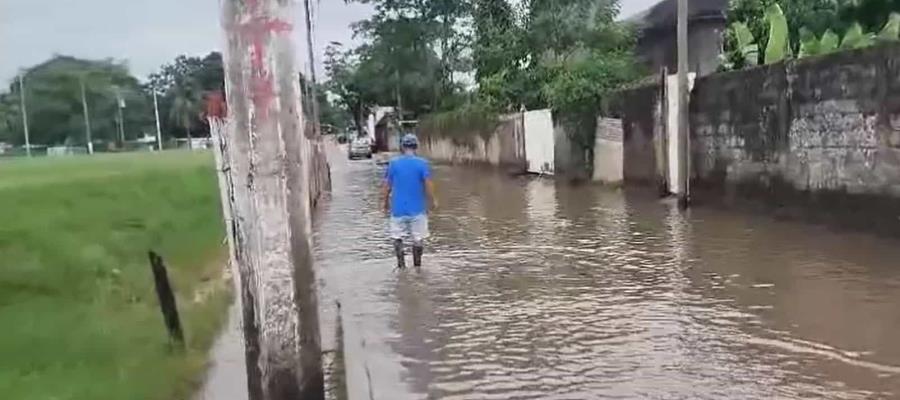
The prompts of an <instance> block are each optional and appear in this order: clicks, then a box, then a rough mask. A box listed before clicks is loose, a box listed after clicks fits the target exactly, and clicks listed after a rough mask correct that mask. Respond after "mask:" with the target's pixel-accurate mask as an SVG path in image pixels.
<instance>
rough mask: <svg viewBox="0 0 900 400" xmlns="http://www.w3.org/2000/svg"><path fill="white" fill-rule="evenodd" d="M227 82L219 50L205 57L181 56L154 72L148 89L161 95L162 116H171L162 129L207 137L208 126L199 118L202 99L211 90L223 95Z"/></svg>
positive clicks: (187, 135) (189, 135)
mask: <svg viewBox="0 0 900 400" xmlns="http://www.w3.org/2000/svg"><path fill="white" fill-rule="evenodd" d="M224 82H225V71H224V68H223V66H222V54H221V53H219V52H211V53H209V54H207V55H206V56H204V57H202V58H201V57H187V56H184V55H181V56H178V57H176V58H175V60H173V61H172V62H171V63H168V64H164V65H163V66H161V67H160V70H159V72H156V73H153V74H151V75H150V78H149V83H148V84H147V89H148V90H156V91H157V93H159V94H160V96H159V108H160V115H168V116H169V118H168V119H164V120H162V121H160V122H161V125H162V130H163V132H164V133H169V132H184V133H185V136H186V137H188V138H190V137H191V136H198V135H199V136H208V134H209V127H208V126H207V125H206V121H204V120H202V119H201V118H200V115H201V114H202V107H203V101H202V99H203V98H204V96H206V95H207V94H209V93H210V92H216V91H218V92H222V93H223V95H224ZM195 134H196V135H195Z"/></svg>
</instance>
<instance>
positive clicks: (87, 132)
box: [78, 77, 94, 154]
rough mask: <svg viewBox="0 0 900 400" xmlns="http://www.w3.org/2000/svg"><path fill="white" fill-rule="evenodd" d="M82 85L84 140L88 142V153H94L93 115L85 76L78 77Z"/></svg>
mask: <svg viewBox="0 0 900 400" xmlns="http://www.w3.org/2000/svg"><path fill="white" fill-rule="evenodd" d="M78 83H79V84H80V85H81V110H82V111H83V112H84V141H85V143H87V151H88V154H94V143H93V142H92V139H91V116H90V113H89V112H88V103H87V95H86V94H85V90H84V77H81V78H78Z"/></svg>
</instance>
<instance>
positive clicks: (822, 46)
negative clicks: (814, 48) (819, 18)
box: [819, 29, 840, 54]
mask: <svg viewBox="0 0 900 400" xmlns="http://www.w3.org/2000/svg"><path fill="white" fill-rule="evenodd" d="M839 45H840V38H838V35H837V34H836V33H834V32H832V31H831V29H829V30H827V31H825V33H824V34H823V35H822V39H821V40H820V41H819V52H820V54H828V53H831V52H833V51H835V50H837V49H838V46H839Z"/></svg>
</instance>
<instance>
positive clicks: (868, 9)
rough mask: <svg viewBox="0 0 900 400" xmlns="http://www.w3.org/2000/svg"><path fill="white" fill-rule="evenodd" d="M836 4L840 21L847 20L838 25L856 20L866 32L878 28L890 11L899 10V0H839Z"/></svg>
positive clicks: (885, 20)
mask: <svg viewBox="0 0 900 400" xmlns="http://www.w3.org/2000/svg"><path fill="white" fill-rule="evenodd" d="M838 4H839V7H838V8H839V10H840V11H839V15H840V19H841V21H847V23H845V24H842V25H841V26H840V27H841V28H843V29H846V28H847V27H849V25H850V23H854V22H857V23H859V24H860V25H862V27H863V31H866V32H875V31H878V30H880V29H881V28H882V27H883V26H884V25H885V22H887V21H888V20H889V18H890V17H889V16H890V15H891V14H892V13H895V12H900V0H840V1H838ZM843 29H841V31H843Z"/></svg>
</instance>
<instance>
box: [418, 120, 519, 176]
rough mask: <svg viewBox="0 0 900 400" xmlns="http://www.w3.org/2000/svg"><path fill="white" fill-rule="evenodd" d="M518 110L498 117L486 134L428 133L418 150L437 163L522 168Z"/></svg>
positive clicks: (514, 169) (512, 169)
mask: <svg viewBox="0 0 900 400" xmlns="http://www.w3.org/2000/svg"><path fill="white" fill-rule="evenodd" d="M522 124H523V122H522V114H520V113H516V114H510V115H506V116H503V117H501V118H500V123H499V124H498V125H497V128H496V129H494V132H493V133H491V134H490V135H481V134H478V133H472V134H468V135H465V136H452V137H451V136H432V137H423V138H422V139H421V142H422V143H421V148H420V153H421V154H422V155H423V156H425V157H427V158H429V159H431V160H432V161H434V162H438V163H451V164H486V165H491V166H495V167H502V168H506V169H509V170H511V171H515V172H524V171H525V164H526V161H525V145H524V127H523V125H522Z"/></svg>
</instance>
